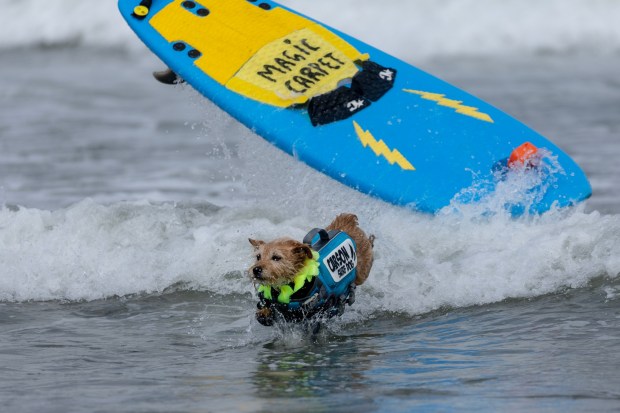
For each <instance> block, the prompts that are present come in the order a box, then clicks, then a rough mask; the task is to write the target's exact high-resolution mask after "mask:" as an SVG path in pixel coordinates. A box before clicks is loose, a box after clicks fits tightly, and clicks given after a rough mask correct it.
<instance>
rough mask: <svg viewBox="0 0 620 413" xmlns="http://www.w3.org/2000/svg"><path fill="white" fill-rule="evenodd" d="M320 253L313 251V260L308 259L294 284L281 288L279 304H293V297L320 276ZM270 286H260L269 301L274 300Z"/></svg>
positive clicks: (296, 276)
mask: <svg viewBox="0 0 620 413" xmlns="http://www.w3.org/2000/svg"><path fill="white" fill-rule="evenodd" d="M319 258H320V256H319V253H318V252H316V251H312V258H308V259H306V262H305V263H304V266H303V268H302V269H301V270H299V272H298V273H297V274H296V275H295V277H294V278H293V282H292V283H290V284H287V285H283V286H281V287H280V289H279V291H278V289H276V292H277V293H278V302H279V303H281V304H289V303H290V302H291V296H292V295H293V294H295V293H296V292H297V291H299V290H301V289H302V288H303V286H304V285H305V284H306V283H307V282H310V281H312V280H313V279H314V277H316V276H317V275H319ZM271 289H272V287H271V286H270V285H260V286H259V287H258V292H259V293H262V294H263V297H265V299H267V300H273V294H272V291H271Z"/></svg>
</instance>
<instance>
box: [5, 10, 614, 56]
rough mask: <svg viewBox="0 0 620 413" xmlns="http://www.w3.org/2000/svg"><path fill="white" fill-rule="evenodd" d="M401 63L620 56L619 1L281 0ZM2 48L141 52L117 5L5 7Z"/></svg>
mask: <svg viewBox="0 0 620 413" xmlns="http://www.w3.org/2000/svg"><path fill="white" fill-rule="evenodd" d="M281 3H282V4H284V5H286V6H289V7H292V8H294V9H297V10H299V11H300V12H302V13H305V14H307V15H309V16H312V17H315V18H317V19H319V20H322V21H324V22H326V23H327V24H330V25H332V26H334V27H336V28H338V29H340V30H342V31H344V32H347V33H350V34H352V35H354V36H356V37H359V38H360V39H362V40H365V41H367V42H369V43H371V44H375V45H377V46H379V47H381V48H383V49H385V50H387V51H389V52H391V53H393V54H395V55H398V56H400V57H403V58H423V57H429V56H443V55H455V54H469V55H480V54H482V55H484V54H502V53H514V52H519V53H527V52H552V53H564V52H573V51H582V52H588V53H601V52H602V53H609V52H617V51H618V50H620V25H618V24H617V20H618V19H617V16H619V15H620V2H617V1H616V0H594V1H593V0H547V1H544V2H539V1H535V0H504V1H501V2H499V1H495V0H392V1H384V2H377V1H374V0H339V1H338V2H333V1H330V0H314V1H301V0H283V1H281ZM0 10H2V13H0V48H7V47H24V46H26V47H27V46H33V45H58V44H60V45H62V44H84V45H104V46H112V47H122V48H127V47H131V48H140V47H142V46H140V43H139V41H138V40H137V39H136V38H135V36H134V35H133V34H132V33H131V32H130V30H129V29H128V28H127V26H126V24H125V23H124V22H123V21H122V18H121V17H120V16H119V14H118V12H117V10H116V1H115V0H107V1H101V2H97V1H82V2H78V1H75V0H54V1H46V0H20V1H12V0H0Z"/></svg>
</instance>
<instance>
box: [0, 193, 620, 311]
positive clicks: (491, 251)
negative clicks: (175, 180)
mask: <svg viewBox="0 0 620 413" xmlns="http://www.w3.org/2000/svg"><path fill="white" fill-rule="evenodd" d="M373 208H374V207H373ZM371 210H372V208H371V209H370V210H364V209H363V207H359V208H356V212H358V214H359V216H360V221H361V224H362V226H363V227H364V228H365V229H366V230H367V231H368V232H371V233H374V234H375V235H376V236H377V241H376V259H375V264H374V268H373V271H372V274H371V277H370V278H369V280H368V282H367V283H366V284H364V285H363V286H362V287H360V288H359V289H358V301H357V303H356V304H355V305H354V306H353V307H352V309H351V311H348V312H347V314H348V315H347V317H352V318H353V319H359V318H362V319H364V318H368V317H372V316H373V314H377V313H381V312H386V311H387V312H402V313H406V314H411V315H414V314H420V313H424V312H427V311H431V310H434V309H437V308H440V307H443V306H450V307H461V306H470V305H479V304H487V303H493V302H497V301H501V300H504V299H506V298H509V297H535V296H539V295H541V294H547V293H552V292H556V291H558V290H560V289H562V288H567V287H581V286H584V285H587V283H588V282H590V281H591V280H593V279H594V278H597V277H610V278H616V277H618V275H619V274H620V242H619V241H620V217H618V216H601V215H600V214H598V213H590V214H586V213H584V212H583V211H581V210H578V209H575V210H572V211H552V212H550V213H548V214H545V215H544V216H541V217H527V218H521V219H517V220H515V219H512V218H509V217H508V216H505V215H496V216H492V217H483V218H481V217H479V216H477V217H464V216H463V215H456V214H453V215H443V216H435V217H433V216H428V215H422V214H416V213H412V212H410V211H407V210H405V209H401V208H395V207H384V208H383V209H382V212H381V213H377V214H372V213H370V211H371ZM325 223H326V222H325ZM323 224H324V222H322V221H321V222H317V220H316V218H309V217H307V216H301V215H297V216H295V215H291V214H289V213H288V212H283V211H278V210H274V209H272V208H269V209H262V208H257V207H235V208H216V207H214V206H212V205H209V204H204V205H202V204H200V205H173V204H158V205H155V204H150V203H147V202H134V203H117V204H112V205H101V204H98V203H95V202H94V201H91V200H85V201H82V202H80V203H78V204H76V205H74V206H72V207H69V208H67V209H63V210H59V211H54V212H50V211H42V210H37V209H26V208H19V209H17V208H6V207H5V208H3V209H2V210H0V301H27V300H70V301H75V300H96V299H102V298H108V297H114V296H125V295H132V294H140V293H162V292H165V291H166V290H167V289H169V288H170V287H175V288H183V289H197V290H201V291H210V292H213V293H215V294H218V295H223V296H226V295H229V294H243V295H245V296H246V297H248V298H250V297H251V296H252V294H254V291H253V286H252V285H251V283H250V282H249V280H248V279H247V278H246V276H245V275H244V269H245V268H246V267H247V266H248V265H249V263H250V261H251V252H252V251H251V248H250V246H249V244H248V241H247V239H248V237H258V238H265V239H271V238H275V237H278V236H283V235H288V236H291V237H294V238H298V239H301V238H302V237H303V235H304V234H305V232H306V231H308V230H309V229H311V228H312V227H313V226H320V225H323ZM248 305H249V307H251V305H250V304H248Z"/></svg>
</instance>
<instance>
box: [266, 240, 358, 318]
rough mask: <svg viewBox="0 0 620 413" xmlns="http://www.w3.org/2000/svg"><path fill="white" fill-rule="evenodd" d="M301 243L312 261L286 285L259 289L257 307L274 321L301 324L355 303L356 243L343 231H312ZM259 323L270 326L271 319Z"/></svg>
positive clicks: (337, 311) (337, 313) (335, 313)
mask: <svg viewBox="0 0 620 413" xmlns="http://www.w3.org/2000/svg"><path fill="white" fill-rule="evenodd" d="M303 242H304V243H305V244H308V245H309V246H310V248H311V249H312V250H313V259H312V260H308V261H311V262H308V261H307V262H306V265H305V266H304V268H303V269H302V271H301V272H300V273H298V274H297V275H296V277H295V279H294V281H293V283H291V284H289V285H285V286H281V287H279V288H275V287H273V288H272V287H266V286H260V287H259V289H258V293H259V294H258V296H259V299H260V301H259V303H258V308H259V309H261V308H264V307H269V308H270V309H271V310H272V313H273V315H274V317H275V318H282V319H284V320H286V321H302V320H306V319H309V318H312V317H314V316H315V315H321V316H324V317H327V318H331V317H334V316H337V315H342V313H343V312H344V308H345V304H349V305H351V304H353V302H354V301H355V277H356V274H357V251H356V245H355V241H353V239H352V238H351V237H350V236H349V235H347V234H346V233H345V232H342V231H329V232H328V231H325V230H324V229H320V228H315V229H313V230H312V231H310V232H309V233H308V235H306V236H305V237H304V240H303ZM312 262H314V265H313V264H312ZM317 267H318V268H317ZM315 269H318V272H317V271H315ZM302 281H303V282H302ZM258 321H259V322H261V323H262V324H265V325H271V324H273V321H274V320H261V319H259V320H258Z"/></svg>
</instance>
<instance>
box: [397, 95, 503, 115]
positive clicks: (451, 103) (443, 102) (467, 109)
mask: <svg viewBox="0 0 620 413" xmlns="http://www.w3.org/2000/svg"><path fill="white" fill-rule="evenodd" d="M403 91H405V92H407V93H413V94H414V95H420V96H422V99H426V100H432V101H433V102H437V104H438V105H440V106H445V107H448V108H452V109H456V113H460V114H461V115H465V116H470V117H472V118H476V119H478V120H482V121H485V122H490V123H495V122H494V121H493V119H492V118H491V117H490V116H489V115H487V114H486V113H482V112H478V108H475V107H473V106H465V105H463V102H461V101H460V100H452V99H447V98H446V95H441V94H439V93H430V92H422V91H419V90H412V89H403Z"/></svg>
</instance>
